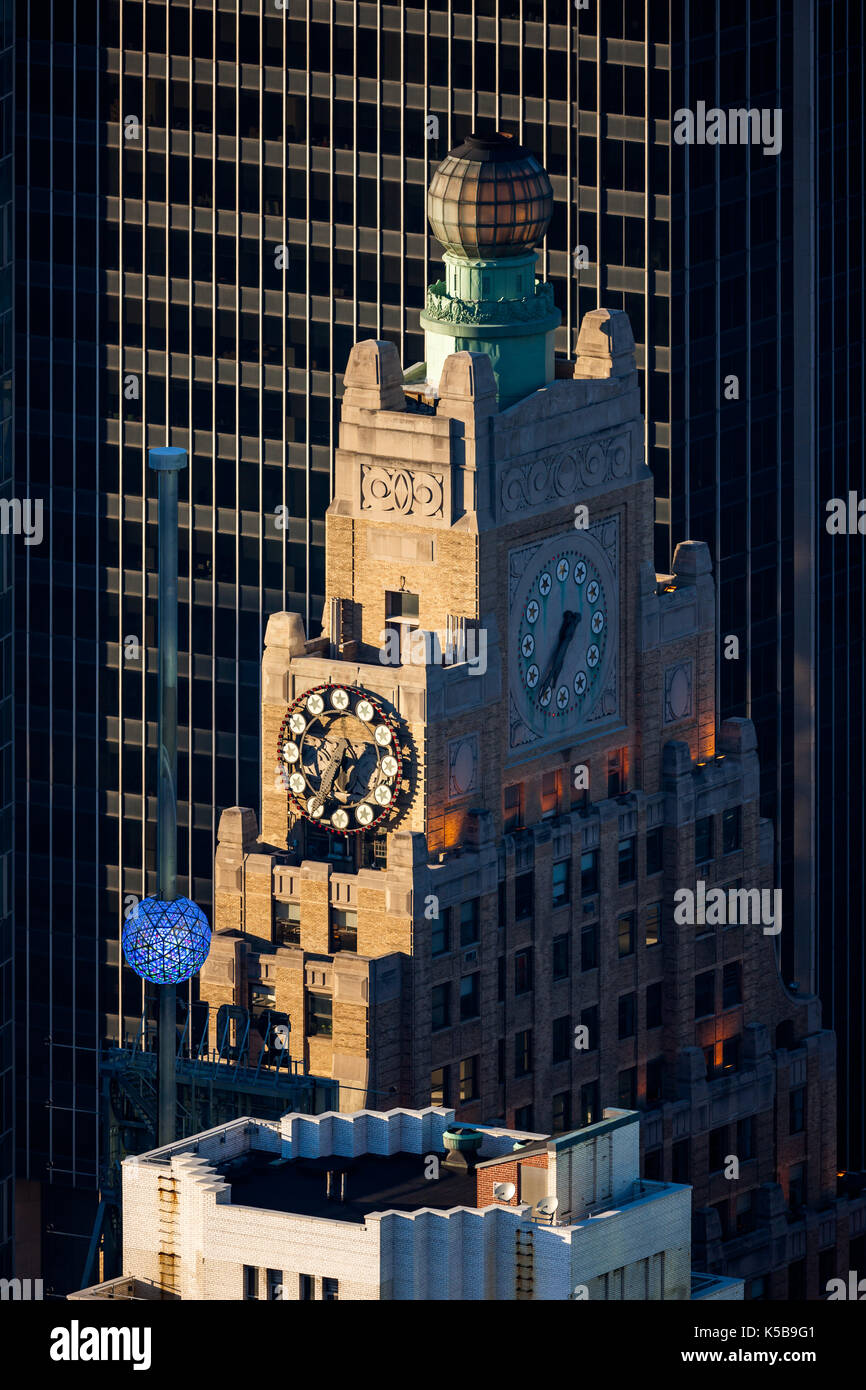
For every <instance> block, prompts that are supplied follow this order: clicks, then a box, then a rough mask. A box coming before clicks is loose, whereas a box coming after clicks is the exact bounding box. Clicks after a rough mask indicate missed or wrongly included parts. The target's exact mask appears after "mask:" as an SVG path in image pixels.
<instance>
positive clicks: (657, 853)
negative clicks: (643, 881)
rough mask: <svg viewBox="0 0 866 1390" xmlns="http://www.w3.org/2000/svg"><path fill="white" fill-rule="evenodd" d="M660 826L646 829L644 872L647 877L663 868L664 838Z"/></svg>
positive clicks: (658, 872)
mask: <svg viewBox="0 0 866 1390" xmlns="http://www.w3.org/2000/svg"><path fill="white" fill-rule="evenodd" d="M662 835H663V831H662V828H661V826H659V827H658V829H656V830H649V831H647V837H646V872H647V878H651V877H652V875H653V874H660V873H661V871H662V869H663V868H664V840H663V838H662Z"/></svg>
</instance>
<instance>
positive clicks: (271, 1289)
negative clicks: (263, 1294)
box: [268, 1269, 283, 1303]
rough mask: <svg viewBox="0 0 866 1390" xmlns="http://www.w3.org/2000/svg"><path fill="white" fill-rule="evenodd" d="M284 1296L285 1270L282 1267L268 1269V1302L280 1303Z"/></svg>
mask: <svg viewBox="0 0 866 1390" xmlns="http://www.w3.org/2000/svg"><path fill="white" fill-rule="evenodd" d="M282 1296H283V1271H282V1270H281V1269H269V1270H268V1302H269V1303H279V1301H280V1300H281V1299H282Z"/></svg>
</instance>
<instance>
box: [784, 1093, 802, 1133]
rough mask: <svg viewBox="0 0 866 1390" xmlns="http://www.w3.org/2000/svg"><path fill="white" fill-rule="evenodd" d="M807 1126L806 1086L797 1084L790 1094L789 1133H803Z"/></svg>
mask: <svg viewBox="0 0 866 1390" xmlns="http://www.w3.org/2000/svg"><path fill="white" fill-rule="evenodd" d="M805 1128H806V1087H805V1086H797V1087H795V1089H794V1090H793V1091H791V1093H790V1094H789V1096H788V1133H789V1134H802V1132H803V1130H804V1129H805Z"/></svg>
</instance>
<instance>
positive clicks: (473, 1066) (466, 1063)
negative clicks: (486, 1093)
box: [460, 1057, 478, 1105]
mask: <svg viewBox="0 0 866 1390" xmlns="http://www.w3.org/2000/svg"><path fill="white" fill-rule="evenodd" d="M477 1099H478V1058H477V1057H464V1058H463V1061H462V1062H461V1063H460V1104H461V1105H464V1104H465V1103H466V1102H467V1101H470V1100H477Z"/></svg>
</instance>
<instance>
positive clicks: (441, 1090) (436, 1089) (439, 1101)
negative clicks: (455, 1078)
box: [430, 1067, 449, 1105]
mask: <svg viewBox="0 0 866 1390" xmlns="http://www.w3.org/2000/svg"><path fill="white" fill-rule="evenodd" d="M448 1096H449V1086H448V1068H447V1067H434V1069H433V1071H431V1073H430V1104H431V1105H447V1104H448Z"/></svg>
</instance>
